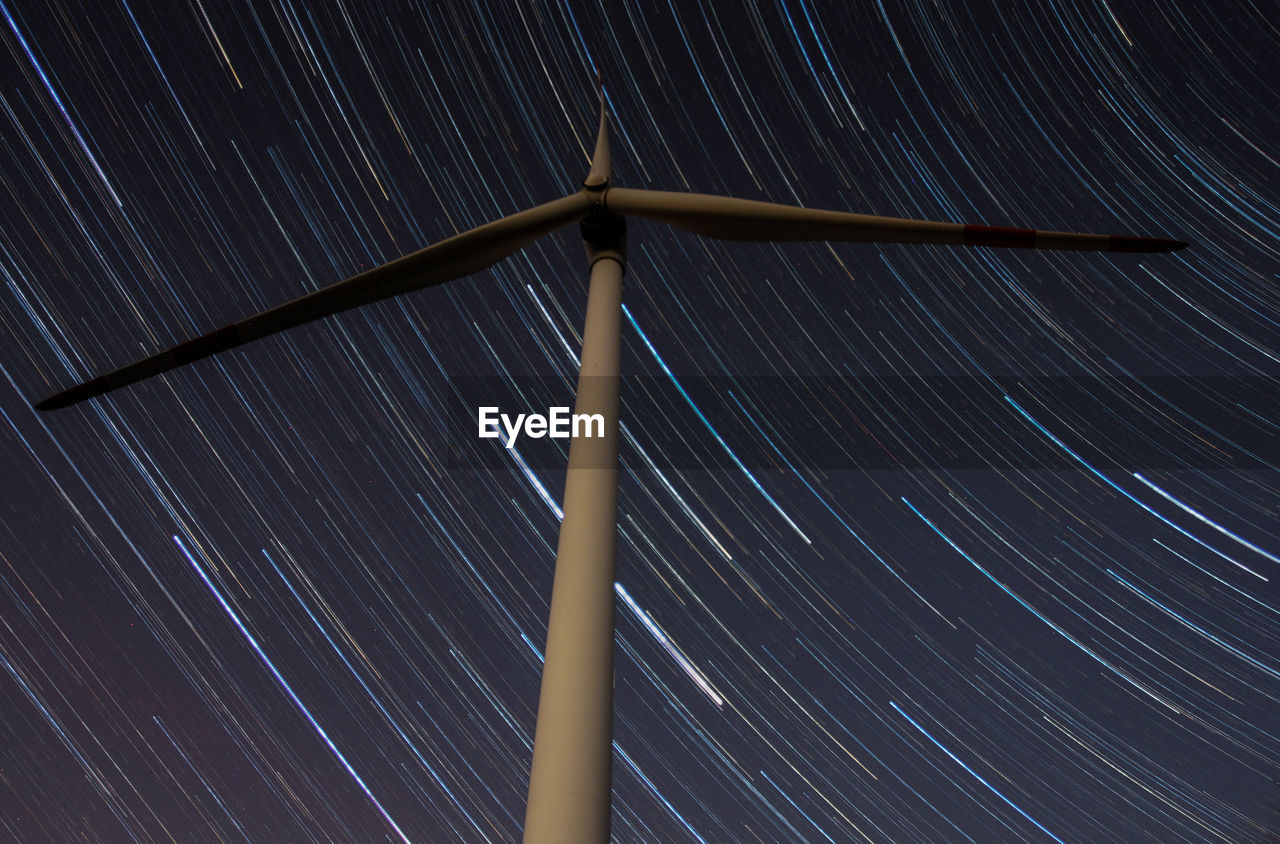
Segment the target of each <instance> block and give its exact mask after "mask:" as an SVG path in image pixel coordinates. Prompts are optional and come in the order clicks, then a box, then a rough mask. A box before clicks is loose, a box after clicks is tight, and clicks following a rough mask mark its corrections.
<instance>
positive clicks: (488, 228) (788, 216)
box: [35, 89, 1188, 844]
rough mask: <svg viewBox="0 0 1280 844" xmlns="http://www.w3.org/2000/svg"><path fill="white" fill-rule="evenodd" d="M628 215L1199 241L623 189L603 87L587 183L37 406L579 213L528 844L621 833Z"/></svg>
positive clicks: (449, 269) (509, 243)
mask: <svg viewBox="0 0 1280 844" xmlns="http://www.w3.org/2000/svg"><path fill="white" fill-rule="evenodd" d="M628 216H633V217H645V218H648V219H650V220H656V221H658V222H661V223H666V224H668V225H670V226H673V227H675V228H678V229H684V230H685V231H689V232H693V233H695V234H699V235H702V236H704V237H710V238H716V239H720V240H754V241H862V242H875V243H933V244H942V245H952V246H994V247H1011V248H1022V249H1058V250H1079V251H1095V252H1171V251H1174V250H1177V249H1182V248H1184V247H1185V246H1187V245H1188V244H1186V243H1185V242H1182V241H1178V240H1169V239H1165V238H1154V237H1127V236H1120V235H1101V234H1081V233H1075V232H1053V231H1041V230H1035V229H1021V228H1000V227H991V226H981V225H965V224H961V223H944V222H933V221H927V220H908V219H900V218H895V217H877V216H870V215H865V214H850V213H845V212H841V211H821V210H816V209H809V208H798V207H795V206H790V205H779V204H775V203H770V202H756V201H751V200H745V199H737V198H733V197H725V196H710V195H706V194H692V193H671V192H666V191H654V190H636V189H630V188H622V187H615V186H614V185H613V182H612V167H611V161H610V154H609V125H608V112H607V109H606V105H605V98H604V92H603V89H601V92H600V126H599V130H598V133H597V135H596V145H595V151H594V153H593V155H592V158H591V168H590V171H589V173H588V174H587V178H586V180H585V181H584V182H583V184H582V188H581V190H578V191H576V192H574V193H571V194H569V195H568V196H565V197H563V198H561V199H557V200H554V201H552V202H548V203H545V204H543V205H538V206H535V207H533V208H530V209H528V210H525V211H521V212H519V213H517V214H512V215H510V216H507V217H503V218H502V219H500V220H495V221H494V222H491V223H487V224H485V225H483V226H479V227H477V228H474V229H471V230H470V231H466V232H463V233H461V234H458V235H454V236H453V237H450V238H447V239H445V240H442V241H440V242H439V243H436V244H433V245H431V246H428V247H426V248H425V249H421V250H419V251H417V252H414V253H412V254H409V255H406V256H404V257H402V258H398V259H396V260H394V261H391V262H389V263H386V264H383V265H382V266H379V267H376V268H374V269H371V270H367V271H365V272H362V273H360V274H359V275H355V276H352V277H351V278H348V279H345V280H344V281H339V282H337V283H335V284H331V285H329V286H328V287H324V288H322V289H320V290H318V291H316V292H314V293H309V294H307V295H305V296H301V297H299V298H297V299H294V300H293V301H292V302H287V303H285V304H283V305H279V306H278V307H275V308H272V309H270V310H267V311H264V312H262V313H260V314H257V315H255V316H251V317H249V318H247V319H244V320H241V321H239V322H235V323H232V324H231V325H227V326H225V327H223V328H219V329H218V330H216V331H212V332H209V333H208V334H205V335H202V336H200V337H196V338H194V339H191V340H188V341H186V342H184V343H180V344H179V345H177V346H174V347H173V348H171V349H169V350H167V351H164V352H160V353H158V354H155V355H152V356H151V357H148V358H144V359H143V360H140V361H137V362H135V363H131V364H129V365H128V366H124V367H121V368H120V369H116V370H114V371H112V372H108V373H106V374H104V375H100V376H98V377H96V378H92V379H90V380H89V381H86V382H84V383H82V384H78V385H77V386H74V387H71V388H69V389H67V390H64V391H62V392H60V393H57V394H56V395H53V396H50V397H49V398H47V399H45V400H44V401H42V402H40V403H39V404H37V405H35V407H36V409H38V410H42V411H47V410H54V409H57V408H63V407H67V406H69V405H72V404H76V403H78V402H81V401H84V400H86V399H90V398H93V397H95V396H100V395H102V394H104V393H107V392H110V391H112V390H116V389H119V388H121V387H125V386H127V385H130V384H133V383H136V382H138V381H142V380H144V379H146V378H150V377H151V376H153V375H159V374H161V373H163V372H168V371H169V370H171V369H175V368H177V367H180V366H184V365H186V364H188V363H192V362H193V361H197V360H200V359H202V358H206V357H209V356H210V355H214V354H217V353H219V352H224V351H226V350H228V349H233V348H235V347H237V346H242V345H244V344H246V343H249V342H251V341H253V340H258V339H261V338H263V337H268V336H270V335H272V334H278V333H280V332H282V331H286V330H288V329H290V328H295V327H297V326H300V325H304V324H306V323H309V322H312V321H314V320H317V319H320V318H322V317H327V316H331V315H333V314H338V313H342V312H343V311H347V310H350V309H352V308H357V307H360V306H361V305H366V304H369V303H371V302H376V301H379V300H381V299H385V298H388V297H391V296H398V295H400V294H404V293H410V292H412V291H415V290H421V289H423V288H426V287H433V286H435V285H439V284H443V283H445V282H447V281H452V280H454V279H457V278H461V277H462V276H466V275H470V274H471V273H474V272H478V271H479V270H482V269H485V268H486V267H489V266H490V265H492V264H494V263H497V262H498V261H500V260H502V259H503V258H505V257H507V256H508V255H511V254H513V253H514V252H516V251H518V250H519V249H521V248H523V247H525V246H527V245H529V244H530V243H532V242H533V241H534V240H536V239H538V238H540V237H542V236H543V235H546V234H549V233H551V232H553V231H555V230H557V229H559V228H561V227H563V226H566V225H568V224H569V223H573V222H578V223H579V224H580V228H581V232H582V239H583V242H584V244H585V245H586V251H587V260H588V263H589V266H590V278H591V281H590V287H589V290H588V294H587V316H586V324H585V326H584V328H583V332H582V355H581V358H580V369H579V374H578V393H577V399H576V404H575V408H574V413H575V415H577V414H601V415H602V416H603V418H604V420H605V425H604V431H603V436H595V437H588V436H574V437H573V439H572V440H571V441H570V447H569V466H568V470H567V473H566V478H565V490H564V501H563V507H562V510H563V513H564V516H563V521H562V522H561V526H560V539H559V545H558V547H557V550H556V565H555V575H554V584H553V586H552V592H551V613H550V619H549V622H548V625H547V644H546V650H545V657H544V665H543V670H542V690H541V697H540V699H539V702H538V718H537V727H536V732H535V736H534V748H533V764H532V768H531V771H530V775H529V799H528V804H527V808H526V812H525V825H524V841H525V842H529V843H530V844H543V843H544V842H545V844H599V842H602V841H607V840H608V838H609V822H610V808H611V807H610V793H611V775H612V753H613V748H612V734H613V639H614V627H613V624H614V617H613V616H614V586H613V584H614V561H615V552H616V543H617V509H618V508H617V495H618V380H619V373H620V369H619V359H620V357H621V304H622V275H623V271H624V268H625V266H626V220H625V218H626V217H628ZM575 433H576V432H575Z"/></svg>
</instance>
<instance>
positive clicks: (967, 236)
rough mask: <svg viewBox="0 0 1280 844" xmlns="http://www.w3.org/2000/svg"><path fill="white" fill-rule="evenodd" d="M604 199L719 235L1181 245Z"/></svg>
mask: <svg viewBox="0 0 1280 844" xmlns="http://www.w3.org/2000/svg"><path fill="white" fill-rule="evenodd" d="M604 202H605V207H606V208H607V209H608V210H609V211H611V212H613V213H615V214H621V215H623V216H628V215H630V216H634V217H647V218H648V219H650V220H657V221H658V222H662V223H666V224H667V225H670V226H675V227H676V228H678V229H684V230H685V231H689V232H693V233H694V234H700V235H702V236H703V237H713V238H717V239H719V240H839V241H862V242H871V243H939V244H950V245H953V246H1009V247H1015V248H1022V249H1074V250H1086V251H1093V252H1172V251H1174V250H1175V249H1182V248H1183V247H1185V246H1187V244H1186V243H1184V242H1183V241H1180V240H1168V239H1165V238H1160V237H1125V236H1123V235H1106V234H1078V233H1076V232H1051V231H1039V230H1037V229H1011V228H997V227H994V226H972V225H965V224H963V223H936V222H932V221H930V220H906V219H902V218H900V217H875V216H871V215H869V214H848V213H845V212H843V211H820V210H818V209H815V208H797V207H795V206H793V205H778V204H776V203H773V202H756V201H754V200H750V199H734V198H733V197H728V196H711V195H709V194H703V193H672V192H670V191H656V190H635V189H632V188H610V189H609V191H608V192H607V193H606V194H605V199H604Z"/></svg>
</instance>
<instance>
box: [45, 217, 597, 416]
mask: <svg viewBox="0 0 1280 844" xmlns="http://www.w3.org/2000/svg"><path fill="white" fill-rule="evenodd" d="M589 204H590V201H589V200H588V199H587V196H586V194H584V193H575V194H571V195H569V196H566V197H563V198H561V199H557V200H555V201H553V202H548V203H545V204H543V205H538V206H535V207H533V208H530V209H528V210H527V211H521V212H519V213H518V214H512V215H510V216H509V217H503V218H502V219H501V220H495V221H494V222H492V223H486V224H485V225H483V226H479V227H477V228H474V229H471V230H470V231H465V232H462V233H461V234H456V235H454V236H453V237H450V238H447V239H446V240H442V241H440V242H439V243H434V244H432V245H431V246H428V247H426V248H425V249H420V250H418V251H417V252H413V253H411V254H409V255H405V256H404V257H402V258H397V259H396V260H394V261H391V262H389V263H386V264H383V265H382V266H380V267H375V268H373V269H371V270H366V271H365V272H362V273H360V274H359V275H354V276H352V277H351V278H348V279H346V280H344V281H339V282H335V283H334V284H331V285H329V286H328V287H323V288H321V289H320V290H317V291H316V292H314V293H308V294H307V295H305V296H301V297H299V298H297V299H294V300H293V301H292V302H287V303H285V304H283V305H279V306H277V307H274V308H272V309H270V310H268V311H264V312H262V313H260V314H258V315H256V316H251V317H249V318H248V319H244V320H241V321H239V322H235V323H232V324H231V325H228V326H225V327H223V328H219V329H218V330H217V331H211V332H210V333H208V334H205V335H202V336H200V337H196V338H194V339H191V340H187V341H186V342H185V343H180V344H178V345H177V346H174V347H173V348H172V349H169V350H168V351H164V352H160V353H158V354H154V355H152V356H151V357H148V358H144V359H143V360H140V361H137V362H135V363H131V364H129V365H128V366H125V367H122V368H120V369H117V370H115V371H113V372H108V373H107V374H105V375H100V376H98V377H97V378H93V379H91V380H89V381H86V382H84V383H83V384H79V385H77V386H75V387H72V388H70V389H68V390H63V391H62V392H60V393H58V394H56V395H53V396H50V397H49V398H47V399H45V400H44V401H42V402H40V403H39V404H37V405H36V406H35V407H36V409H37V410H56V409H58V408H62V407H67V406H68V405H72V404H76V403H77V402H81V401H84V400H85V399H89V398H93V397H94V396H100V395H102V394H103V393H106V392H110V391H111V390H116V389H119V388H120V387H125V386H128V385H129V384H133V383H135V382H138V381H141V380H143V379H144V378H150V377H151V376H153V375H159V374H160V373H162V372H168V371H169V370H171V369H175V368H177V367H179V366H183V365H184V364H188V363H191V362H192V361H197V360H201V359H202V358H207V357H209V356H210V355H214V354H217V353H218V352H223V351H226V350H227V349H234V348H235V347H236V346H242V345H244V344H245V343H249V342H252V341H254V340H258V339H261V338H263V337H269V336H271V335H272V334H278V333H280V332H281V331H287V330H288V329H290V328H295V327H297V326H299V325H305V324H306V323H308V322H312V321H314V320H317V319H320V318H322V317H327V316H331V315H333V314H339V313H342V312H343V311H347V310H350V309H352V308H358V307H360V306H361V305H367V304H369V303H371V302H377V301H379V300H381V299H386V298H387V297H389V296H397V295H399V294H401V293H409V292H411V291H414V290H421V289H422V288H424V287H433V286H435V285H438V284H443V283H445V282H447V281H452V280H453V279H456V278H461V277H462V276H465V275H470V274H471V273H474V272H478V271H479V270H482V269H484V268H485V267H488V266H490V265H491V264H495V263H497V262H498V261H500V260H502V259H503V258H505V257H507V256H508V255H510V254H511V253H513V252H515V251H516V250H518V249H520V248H521V247H524V246H527V245H528V244H529V243H531V242H533V241H534V240H536V239H538V238H539V237H541V236H542V235H544V234H548V233H550V232H552V231H555V230H556V229H558V228H560V227H561V226H563V225H566V224H568V223H572V222H574V221H576V220H580V219H582V217H584V216H585V215H586V213H587V209H588V206H589Z"/></svg>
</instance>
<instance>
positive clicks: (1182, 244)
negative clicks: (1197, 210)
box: [1111, 235, 1191, 252]
mask: <svg viewBox="0 0 1280 844" xmlns="http://www.w3.org/2000/svg"><path fill="white" fill-rule="evenodd" d="M1190 245H1191V244H1190V243H1188V242H1187V241H1185V240H1171V239H1169V238H1165V237H1128V236H1125V235H1112V236H1111V251H1112V252H1177V251H1178V250H1180V249H1186V248H1187V247H1188V246H1190Z"/></svg>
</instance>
